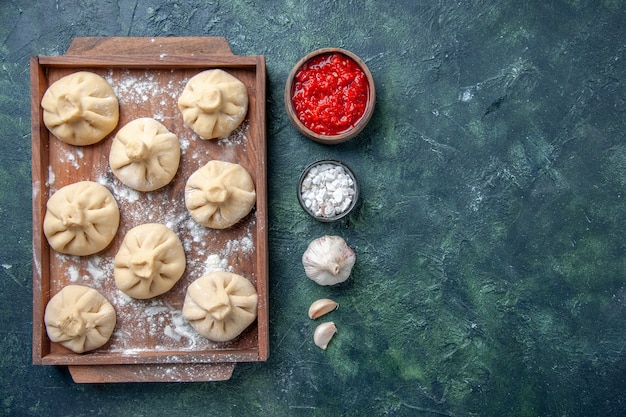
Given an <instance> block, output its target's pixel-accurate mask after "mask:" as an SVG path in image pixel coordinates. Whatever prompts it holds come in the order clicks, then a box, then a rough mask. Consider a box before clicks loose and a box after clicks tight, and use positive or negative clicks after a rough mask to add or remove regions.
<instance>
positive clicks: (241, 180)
mask: <svg viewBox="0 0 626 417" xmlns="http://www.w3.org/2000/svg"><path fill="white" fill-rule="evenodd" d="M255 202H256V192H255V189H254V182H253V181H252V177H251V176H250V174H249V173H248V171H246V169H245V168H244V167H242V166H241V165H239V164H233V163H231V162H224V161H217V160H213V161H209V163H207V164H206V165H205V166H203V167H201V168H199V169H198V170H197V171H196V172H194V173H193V174H191V176H190V177H189V179H188V180H187V184H186V186H185V205H186V206H187V210H189V213H190V214H191V217H193V219H194V220H195V221H196V222H198V223H200V224H201V225H203V226H206V227H210V228H212V229H225V228H227V227H230V226H232V225H234V224H235V223H237V222H238V221H239V220H241V219H243V218H244V217H245V216H246V215H247V214H248V213H249V212H250V210H252V207H254V203H255Z"/></svg>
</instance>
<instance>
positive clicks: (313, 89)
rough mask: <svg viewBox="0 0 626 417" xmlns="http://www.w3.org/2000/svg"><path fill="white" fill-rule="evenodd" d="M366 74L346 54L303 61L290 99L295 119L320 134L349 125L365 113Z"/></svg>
mask: <svg viewBox="0 0 626 417" xmlns="http://www.w3.org/2000/svg"><path fill="white" fill-rule="evenodd" d="M368 98H369V85H368V82H367V77H366V76H365V73H364V72H363V70H362V69H361V67H360V66H359V65H358V64H357V63H356V62H355V61H354V60H353V59H352V58H350V57H348V56H346V55H343V54H340V53H328V54H322V55H319V56H316V57H314V58H312V59H310V60H309V61H307V62H306V63H305V64H304V65H303V66H302V67H301V68H300V69H299V70H298V72H297V73H296V75H295V77H294V83H293V87H292V93H291V101H292V103H293V107H294V110H295V113H296V116H297V117H298V119H299V120H300V121H301V122H302V124H304V125H305V126H306V127H307V128H309V129H310V130H312V131H313V132H315V133H318V134H320V135H327V136H328V135H338V134H340V133H343V132H346V131H347V130H350V129H351V128H353V127H354V126H355V125H356V124H357V122H358V121H359V120H360V119H361V117H363V114H365V108H366V107H367V102H368Z"/></svg>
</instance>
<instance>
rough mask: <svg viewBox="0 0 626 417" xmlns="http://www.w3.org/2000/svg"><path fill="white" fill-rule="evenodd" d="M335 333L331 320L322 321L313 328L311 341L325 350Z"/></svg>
mask: <svg viewBox="0 0 626 417" xmlns="http://www.w3.org/2000/svg"><path fill="white" fill-rule="evenodd" d="M335 333H337V327H336V326H335V323H333V322H332V321H329V322H326V323H322V324H320V325H319V326H317V327H316V328H315V332H314V333H313V341H314V342H315V344H316V345H317V346H318V347H319V348H321V349H323V350H326V347H327V346H328V343H329V342H330V339H332V338H333V336H334V335H335Z"/></svg>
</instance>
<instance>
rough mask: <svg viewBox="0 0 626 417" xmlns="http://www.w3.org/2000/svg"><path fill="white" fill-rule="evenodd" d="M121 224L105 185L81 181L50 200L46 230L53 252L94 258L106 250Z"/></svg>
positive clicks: (61, 190) (63, 189) (45, 224)
mask: <svg viewBox="0 0 626 417" xmlns="http://www.w3.org/2000/svg"><path fill="white" fill-rule="evenodd" d="M119 224H120V209H119V207H118V206H117V203H116V201H115V198H114V197H113V194H111V192H110V191H109V190H107V189H106V187H104V186H103V185H100V184H98V183H97V182H92V181H80V182H76V183H73V184H70V185H66V186H65V187H63V188H61V189H60V190H58V191H57V192H56V193H54V194H53V195H52V197H50V199H49V200H48V203H47V210H46V214H45V216H44V220H43V230H44V234H45V235H46V238H47V239H48V243H49V244H50V246H51V247H52V249H54V250H56V251H57V252H60V253H65V254H68V255H77V256H85V255H91V254H94V253H96V252H99V251H101V250H102V249H104V248H106V247H107V246H108V245H109V243H111V241H112V240H113V238H114V237H115V234H116V233H117V229H118V227H119Z"/></svg>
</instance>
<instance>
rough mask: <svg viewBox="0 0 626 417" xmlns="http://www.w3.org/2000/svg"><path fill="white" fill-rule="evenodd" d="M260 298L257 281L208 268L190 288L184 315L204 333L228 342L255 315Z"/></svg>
mask: <svg viewBox="0 0 626 417" xmlns="http://www.w3.org/2000/svg"><path fill="white" fill-rule="evenodd" d="M257 299H258V295H257V292H256V289H255V288H254V285H252V283H251V282H250V281H248V280H247V279H246V278H244V277H242V276H241V275H237V274H233V273H231V272H224V271H216V272H209V273H208V274H207V275H205V276H203V277H202V278H199V279H197V280H195V281H194V282H193V283H191V285H190V286H189V288H187V295H186V297H185V302H184V304H183V316H184V317H185V319H186V320H187V321H188V322H189V324H191V326H192V327H193V328H194V329H195V330H196V331H197V332H198V333H200V334H201V335H202V336H204V337H206V338H207V339H209V340H212V341H214V342H226V341H228V340H231V339H234V338H235V337H237V336H239V335H240V334H241V332H243V331H244V330H245V329H246V328H247V327H248V326H249V325H250V324H252V322H253V321H254V320H255V319H256V316H257Z"/></svg>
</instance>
